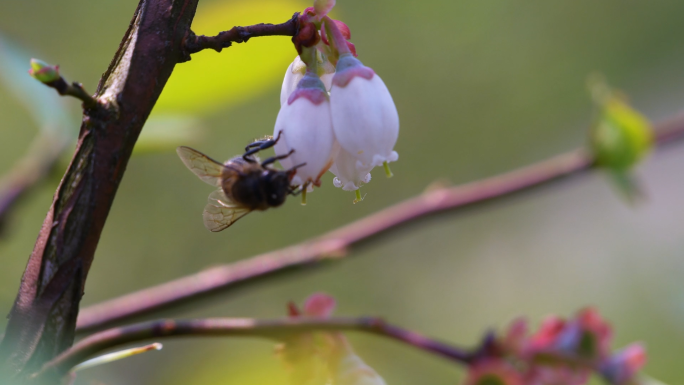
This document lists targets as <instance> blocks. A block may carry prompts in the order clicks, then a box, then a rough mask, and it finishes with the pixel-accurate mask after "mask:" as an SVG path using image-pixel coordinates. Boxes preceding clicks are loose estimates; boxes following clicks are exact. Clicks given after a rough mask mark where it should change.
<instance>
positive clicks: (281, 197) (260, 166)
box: [176, 135, 303, 232]
mask: <svg viewBox="0 0 684 385" xmlns="http://www.w3.org/2000/svg"><path fill="white" fill-rule="evenodd" d="M279 136H280V135H279ZM278 139H279V138H276V139H275V140H274V139H273V138H272V137H267V138H266V139H264V140H258V141H255V142H253V143H251V144H249V145H248V146H247V147H245V153H244V154H242V155H238V156H236V157H234V158H232V159H230V160H228V161H226V162H225V163H220V162H217V161H215V160H213V159H211V158H210V157H208V156H206V155H204V154H202V153H201V152H199V151H197V150H194V149H192V148H190V147H185V146H181V147H178V148H177V149H176V152H177V153H178V156H179V157H180V158H181V160H182V161H183V164H185V166H186V167H187V168H188V169H190V171H192V172H193V173H194V174H195V175H197V176H198V177H199V178H200V179H201V180H202V181H203V182H205V183H208V184H210V185H212V186H216V187H219V189H218V190H216V191H214V192H212V193H211V194H209V198H208V202H207V205H206V206H205V207H204V213H203V216H202V217H203V219H204V226H205V227H206V228H207V229H208V230H210V231H213V232H218V231H221V230H224V229H226V228H227V227H228V226H230V225H232V224H233V223H235V221H237V220H238V219H240V218H242V217H243V216H245V215H247V214H248V213H250V212H252V211H253V210H262V211H263V210H266V209H268V208H269V207H278V206H280V205H282V204H283V202H285V198H287V196H288V195H296V194H298V193H299V190H298V189H296V188H294V187H292V186H291V185H290V183H291V181H292V177H293V176H294V174H295V173H296V170H297V168H298V167H302V166H303V164H301V165H297V166H295V167H293V168H291V169H290V170H286V171H282V170H276V169H274V168H272V167H271V165H272V164H273V163H274V162H275V161H276V160H280V159H285V158H287V157H288V156H290V155H291V154H292V153H293V152H294V150H292V151H290V153H288V154H285V155H280V156H274V157H271V158H268V159H266V160H264V161H263V162H260V161H259V158H258V156H257V155H256V153H257V152H259V151H261V150H264V149H267V148H269V147H273V146H274V145H275V144H276V142H277V141H278Z"/></svg>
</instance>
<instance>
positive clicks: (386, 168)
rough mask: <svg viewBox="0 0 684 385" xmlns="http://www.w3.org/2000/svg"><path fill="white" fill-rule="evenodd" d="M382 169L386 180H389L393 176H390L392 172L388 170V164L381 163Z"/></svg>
mask: <svg viewBox="0 0 684 385" xmlns="http://www.w3.org/2000/svg"><path fill="white" fill-rule="evenodd" d="M382 167H384V168H385V175H387V177H388V178H391V177H393V176H394V174H392V170H390V167H389V163H387V162H382Z"/></svg>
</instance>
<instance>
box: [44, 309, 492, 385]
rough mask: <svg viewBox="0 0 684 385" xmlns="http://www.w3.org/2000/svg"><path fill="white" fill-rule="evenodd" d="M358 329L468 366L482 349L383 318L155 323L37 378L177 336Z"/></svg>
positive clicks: (97, 341) (78, 349)
mask: <svg viewBox="0 0 684 385" xmlns="http://www.w3.org/2000/svg"><path fill="white" fill-rule="evenodd" d="M325 330H334V331H360V332H365V333H371V334H375V335H379V336H382V337H386V338H390V339H394V340H396V341H400V342H402V343H404V344H408V345H411V346H414V347H416V348H418V349H421V350H424V351H427V352H430V353H433V354H436V355H439V356H442V357H445V358H447V359H449V360H452V361H455V362H459V363H468V362H470V360H471V359H472V358H473V357H475V356H476V355H477V354H478V352H479V350H478V349H474V350H472V351H470V350H466V349H462V348H458V347H455V346H451V345H449V344H446V343H443V342H439V341H436V340H432V339H430V338H427V337H425V336H423V335H421V334H418V333H416V332H412V331H409V330H405V329H402V328H399V327H397V326H392V325H389V324H387V323H385V322H384V321H383V320H381V319H379V318H326V319H321V318H304V317H297V318H280V319H272V320H257V319H250V318H209V319H197V320H156V321H150V322H144V323H139V324H134V325H129V326H122V327H118V328H113V329H109V330H105V331H101V332H98V333H95V334H92V335H90V336H88V337H86V338H84V339H82V340H81V341H79V342H78V343H76V344H75V345H74V346H73V347H72V348H71V349H69V350H67V351H65V352H64V353H62V354H60V355H59V356H58V357H56V358H55V359H54V360H52V361H50V362H48V363H47V364H46V365H45V366H44V367H43V369H42V370H41V372H40V374H39V376H55V375H58V376H62V375H64V374H65V373H67V371H68V370H69V369H71V368H72V367H74V366H75V365H77V364H78V363H79V362H82V361H84V360H85V359H87V358H88V357H90V356H92V355H94V354H96V353H98V352H101V351H103V350H105V349H109V348H113V347H115V346H118V345H122V344H126V343H130V342H138V341H142V340H148V339H155V340H156V339H159V338H166V337H173V336H226V337H262V338H268V339H273V340H278V341H282V340H285V339H287V337H290V336H292V335H293V334H297V333H302V332H310V331H325Z"/></svg>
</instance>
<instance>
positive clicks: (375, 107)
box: [330, 54, 399, 170]
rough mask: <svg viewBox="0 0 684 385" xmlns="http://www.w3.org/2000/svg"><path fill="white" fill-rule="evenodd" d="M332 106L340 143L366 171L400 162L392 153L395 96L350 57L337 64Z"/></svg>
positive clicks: (395, 127) (396, 128)
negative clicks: (385, 164) (388, 163)
mask: <svg viewBox="0 0 684 385" xmlns="http://www.w3.org/2000/svg"><path fill="white" fill-rule="evenodd" d="M330 106H331V110H332V120H333V128H334V130H335V137H336V138H337V141H338V142H339V143H340V145H341V146H342V148H343V149H344V150H345V151H347V152H348V153H349V154H350V155H352V156H353V157H355V158H356V159H357V160H359V161H360V162H361V164H362V166H363V167H366V168H367V167H370V168H373V167H375V166H380V165H382V164H383V163H385V162H394V161H396V160H397V159H398V158H399V155H398V154H397V153H396V151H393V148H394V145H395V143H396V142H397V137H398V136H399V115H398V114H397V108H396V107H395V105H394V101H393V100H392V96H391V95H390V93H389V91H388V90H387V87H386V86H385V83H384V82H383V81H382V79H380V77H379V76H378V75H377V74H375V73H374V72H373V70H372V69H370V68H368V67H365V66H363V64H361V62H360V61H359V60H358V59H356V58H354V57H353V56H351V55H350V54H346V55H341V57H340V60H339V61H338V63H337V72H336V73H335V76H334V78H333V85H332V89H331V91H330ZM357 168H358V167H357ZM370 168H369V170H370ZM338 169H339V168H338Z"/></svg>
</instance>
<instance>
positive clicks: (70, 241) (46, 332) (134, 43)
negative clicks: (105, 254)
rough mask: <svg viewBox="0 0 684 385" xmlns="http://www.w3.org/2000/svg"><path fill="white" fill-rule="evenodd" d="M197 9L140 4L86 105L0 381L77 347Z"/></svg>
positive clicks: (15, 318) (11, 328)
mask: <svg viewBox="0 0 684 385" xmlns="http://www.w3.org/2000/svg"><path fill="white" fill-rule="evenodd" d="M197 1H198V0H140V3H139V5H138V8H137V9H136V12H135V14H134V16H133V20H132V21H131V23H130V25H129V28H128V30H127V31H126V34H125V35H124V38H123V40H122V42H121V45H120V46H119V50H118V51H117V53H116V54H115V56H114V58H113V60H112V62H111V64H110V66H109V68H108V69H107V71H106V72H105V73H104V75H103V76H102V78H101V79H100V83H99V86H98V89H97V91H96V94H95V96H94V99H96V100H97V103H98V105H101V106H103V108H88V107H87V105H89V104H90V103H91V101H90V99H89V98H90V96H87V93H86V92H85V91H83V89H82V88H81V87H80V86H78V85H73V84H72V85H71V86H70V85H68V84H66V82H64V84H62V83H61V82H60V83H58V84H54V85H53V86H54V87H55V88H56V89H57V90H58V92H60V93H62V92H63V93H64V94H66V95H72V96H76V97H78V98H79V99H81V98H82V99H81V100H83V101H84V107H86V108H84V111H83V120H82V123H81V129H80V134H79V138H78V143H77V145H76V150H75V153H74V155H73V158H72V160H71V164H70V165H69V167H68V169H67V171H66V173H65V175H64V177H63V178H62V181H61V183H60V185H59V187H58V188H57V191H56V192H55V195H54V198H53V203H52V206H51V208H50V210H49V211H48V214H47V216H46V218H45V220H44V222H43V226H42V228H41V230H40V233H39V235H38V239H37V241H36V245H35V247H34V249H33V252H32V254H31V256H30V258H29V261H28V264H27V267H26V270H25V272H24V276H23V278H22V281H21V286H20V288H19V293H18V295H17V298H16V301H15V303H14V307H13V308H12V311H11V312H10V315H9V321H8V324H7V329H6V331H5V337H4V339H3V340H2V342H1V343H0V378H3V379H14V380H16V382H21V380H22V379H24V378H26V377H27V376H28V375H29V374H31V373H33V372H35V371H37V370H39V369H40V368H41V367H42V366H43V364H44V363H45V362H47V361H48V360H50V359H52V358H54V357H55V356H56V355H57V354H59V353H60V352H62V351H64V350H66V349H67V348H68V347H70V346H71V344H72V343H73V338H74V330H75V324H76V316H77V314H78V310H79V303H80V300H81V297H82V295H83V288H84V286H85V279H86V276H87V274H88V270H89V269H90V265H91V263H92V261H93V255H94V253H95V249H96V247H97V243H98V241H99V238H100V234H101V232H102V229H103V227H104V224H105V221H106V219H107V216H108V214H109V209H110V207H111V205H112V202H113V200H114V196H115V195H116V191H117V188H118V186H119V183H120V182H121V178H122V177H123V173H124V171H125V169H126V165H127V163H128V160H129V158H130V156H131V153H132V151H133V147H134V145H135V142H136V140H137V138H138V135H139V134H140V131H141V129H142V127H143V125H144V123H145V120H146V119H147V117H148V115H149V114H150V112H151V111H152V108H153V107H154V104H155V102H156V100H157V98H158V97H159V95H160V93H161V91H162V89H163V88H164V85H165V84H166V81H167V80H168V78H169V76H170V75H171V72H172V71H173V68H174V66H175V65H176V63H178V62H179V61H180V59H181V57H182V53H181V51H182V50H181V47H182V41H183V39H184V37H185V36H186V35H187V33H188V31H189V30H190V24H191V22H192V18H193V16H194V13H195V9H196V6H197Z"/></svg>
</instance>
